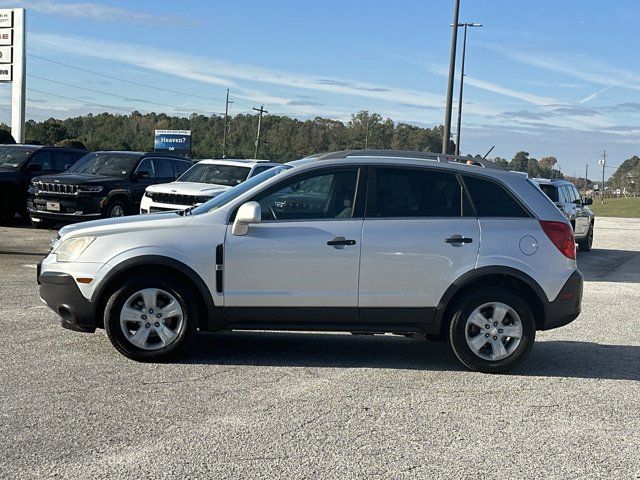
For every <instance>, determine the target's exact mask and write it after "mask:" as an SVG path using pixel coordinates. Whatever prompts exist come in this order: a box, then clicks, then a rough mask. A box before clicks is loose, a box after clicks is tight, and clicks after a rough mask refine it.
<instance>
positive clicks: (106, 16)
mask: <svg viewBox="0 0 640 480" xmlns="http://www.w3.org/2000/svg"><path fill="white" fill-rule="evenodd" d="M0 7H3V8H16V7H23V8H27V9H29V10H31V11H34V12H38V13H43V14H45V15H55V16H59V17H67V18H89V19H91V20H96V21H100V22H138V23H147V22H149V23H156V24H157V23H161V24H164V25H167V24H171V25H194V24H196V23H197V22H195V21H190V20H187V19H185V18H183V17H180V16H174V15H171V17H168V16H162V15H157V14H154V13H146V12H139V11H135V10H128V9H124V8H119V7H113V6H109V5H102V4H99V3H91V2H78V3H59V2H54V1H51V0H10V1H6V0H0Z"/></svg>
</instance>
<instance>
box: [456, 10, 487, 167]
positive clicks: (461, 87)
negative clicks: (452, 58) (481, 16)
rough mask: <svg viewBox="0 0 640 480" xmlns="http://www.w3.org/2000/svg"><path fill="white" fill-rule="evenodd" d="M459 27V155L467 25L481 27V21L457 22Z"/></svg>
mask: <svg viewBox="0 0 640 480" xmlns="http://www.w3.org/2000/svg"><path fill="white" fill-rule="evenodd" d="M458 26H459V27H464V35H463V40H462V65H461V68H460V87H459V89H460V92H459V97H458V128H457V130H456V155H460V127H461V124H462V90H463V88H464V60H465V57H466V53H467V27H481V26H482V24H481V23H459V24H458Z"/></svg>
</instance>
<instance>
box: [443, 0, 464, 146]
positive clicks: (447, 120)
mask: <svg viewBox="0 0 640 480" xmlns="http://www.w3.org/2000/svg"><path fill="white" fill-rule="evenodd" d="M459 13H460V0H454V3H453V30H452V31H451V49H450V58H449V82H448V85H447V103H446V105H445V110H444V132H443V133H442V153H443V154H445V155H446V154H447V153H448V150H449V137H450V136H451V107H452V105H453V76H454V75H455V73H456V44H457V43H458V16H459Z"/></svg>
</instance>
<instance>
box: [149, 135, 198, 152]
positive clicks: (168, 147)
mask: <svg viewBox="0 0 640 480" xmlns="http://www.w3.org/2000/svg"><path fill="white" fill-rule="evenodd" d="M153 151H154V152H163V153H172V154H174V155H182V156H185V157H189V156H191V130H156V135H155V141H154V142H153Z"/></svg>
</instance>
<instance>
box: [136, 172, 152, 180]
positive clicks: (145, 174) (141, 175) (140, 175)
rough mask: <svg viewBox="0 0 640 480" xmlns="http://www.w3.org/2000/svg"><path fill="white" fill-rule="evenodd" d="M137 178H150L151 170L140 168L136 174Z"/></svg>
mask: <svg viewBox="0 0 640 480" xmlns="http://www.w3.org/2000/svg"><path fill="white" fill-rule="evenodd" d="M135 178H138V179H141V178H149V172H148V171H147V170H138V171H137V172H136V174H135Z"/></svg>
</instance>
